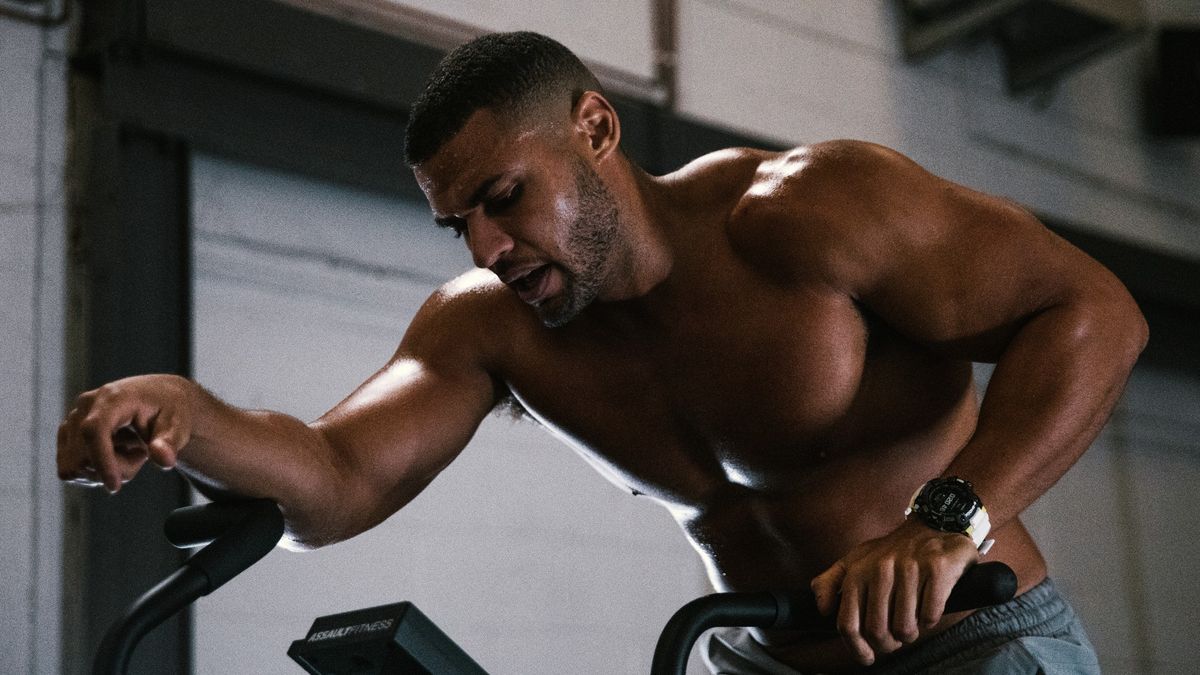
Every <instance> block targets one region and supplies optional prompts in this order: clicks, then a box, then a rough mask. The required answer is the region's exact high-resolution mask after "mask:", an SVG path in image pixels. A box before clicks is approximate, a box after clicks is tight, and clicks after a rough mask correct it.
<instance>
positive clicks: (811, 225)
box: [727, 140, 908, 279]
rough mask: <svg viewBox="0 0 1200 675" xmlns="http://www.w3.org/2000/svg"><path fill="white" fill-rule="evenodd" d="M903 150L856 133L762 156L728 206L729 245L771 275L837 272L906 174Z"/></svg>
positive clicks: (884, 207) (831, 276) (819, 275)
mask: <svg viewBox="0 0 1200 675" xmlns="http://www.w3.org/2000/svg"><path fill="white" fill-rule="evenodd" d="M905 162H908V160H907V159H906V158H904V157H903V155H900V154H899V153H897V152H895V151H893V150H890V149H888V148H886V147H884V146H881V145H877V144H874V143H869V142H866V141H856V140H833V141H825V142H821V143H814V144H811V145H803V146H798V147H795V148H792V149H789V150H785V151H782V152H778V153H773V154H772V155H770V156H768V157H765V158H763V160H762V161H761V162H760V164H759V165H758V167H757V169H756V171H755V174H754V177H753V179H752V180H750V181H749V183H748V185H747V186H746V188H745V191H744V192H743V193H742V194H741V195H740V197H739V200H738V203H737V205H736V206H735V207H734V209H733V210H732V212H731V213H730V217H729V220H728V223H727V234H728V237H729V241H730V244H731V246H732V247H733V249H734V251H735V252H737V253H738V255H739V256H741V257H742V258H743V259H745V260H746V261H747V262H749V263H751V264H752V265H753V266H755V267H756V268H759V269H760V270H761V271H763V272H766V273H768V274H770V275H771V276H778V275H783V276H784V277H786V278H789V279H794V278H795V277H794V275H796V274H804V275H805V276H809V275H816V276H818V277H822V278H826V279H829V278H833V277H837V276H840V273H839V266H840V264H841V263H843V262H845V261H846V257H847V255H850V256H851V257H852V255H853V249H854V248H855V247H856V242H857V241H859V240H860V238H861V237H864V236H870V232H869V230H870V227H871V223H872V222H874V220H875V219H876V218H878V216H879V213H880V211H881V210H883V209H886V208H887V207H886V205H885V204H883V203H882V202H883V201H884V200H885V199H886V195H887V193H889V192H891V191H892V190H894V189H897V187H898V186H893V185H891V184H890V183H889V181H891V180H893V178H896V179H898V180H900V181H901V182H902V181H903V177H902V174H903V172H904V168H903V167H904V163H905Z"/></svg>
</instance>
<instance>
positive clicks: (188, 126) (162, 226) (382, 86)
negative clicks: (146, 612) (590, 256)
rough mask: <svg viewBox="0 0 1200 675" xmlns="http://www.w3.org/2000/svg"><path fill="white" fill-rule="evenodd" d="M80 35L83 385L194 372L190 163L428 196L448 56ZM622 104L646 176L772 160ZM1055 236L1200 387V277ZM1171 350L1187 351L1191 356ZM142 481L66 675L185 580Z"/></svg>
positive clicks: (174, 652) (258, 39)
mask: <svg viewBox="0 0 1200 675" xmlns="http://www.w3.org/2000/svg"><path fill="white" fill-rule="evenodd" d="M80 21H81V27H80V28H81V30H80V40H79V44H78V46H77V48H76V50H75V53H74V54H73V56H72V61H71V76H72V91H73V94H74V100H73V102H72V108H73V115H74V120H75V129H74V131H75V141H74V147H73V150H72V161H71V165H72V171H73V173H74V175H75V178H76V180H75V184H77V185H78V186H79V187H78V188H77V191H76V194H75V197H74V204H75V207H74V209H73V218H72V220H73V222H72V228H73V237H74V241H75V255H74V256H73V275H74V278H75V279H76V282H75V285H74V287H75V289H76V295H77V297H76V299H75V302H76V305H77V306H79V307H81V308H82V309H83V312H82V313H81V314H80V315H79V316H78V318H77V325H76V327H75V331H76V333H77V334H78V335H79V336H80V337H79V339H78V344H79V346H80V351H81V353H79V354H77V356H76V364H77V365H78V367H79V369H81V370H82V372H80V373H76V379H77V380H78V381H79V382H80V384H81V385H82V386H89V387H90V386H96V385H99V384H102V383H104V382H107V381H111V380H113V379H117V378H120V377H124V376H128V375H133V374H137V373H145V372H175V373H179V374H182V375H189V374H190V372H191V363H190V357H191V290H190V289H191V270H190V260H191V255H190V207H191V205H190V194H189V180H190V176H189V175H188V167H189V164H190V161H189V157H190V153H191V152H192V151H193V150H202V151H204V152H208V153H213V154H218V155H223V156H227V157H231V158H236V159H240V160H243V161H247V162H250V163H254V164H258V165H262V166H267V167H273V168H280V169H285V170H289V171H297V172H303V173H305V174H308V175H311V176H314V177H319V178H324V179H328V180H332V181H336V182H340V183H344V184H350V185H354V186H357V187H360V188H366V189H370V190H376V191H380V192H386V193H390V194H395V195H399V196H405V197H409V198H413V199H417V198H419V197H420V192H419V190H418V189H417V187H416V185H415V182H414V181H413V179H412V176H411V174H410V173H409V172H408V171H407V169H405V167H404V165H403V162H402V138H403V133H402V132H403V128H404V124H405V121H406V111H407V107H408V104H409V102H410V101H411V100H412V99H413V98H414V97H415V95H416V93H417V91H418V89H419V87H420V86H421V83H422V82H423V80H424V77H425V74H426V73H427V72H428V70H429V69H430V68H431V67H432V66H433V65H434V64H435V63H436V62H437V60H438V59H439V58H440V57H441V56H442V53H441V52H440V51H438V50H436V49H433V48H430V47H427V46H423V45H419V44H414V43H411V42H408V41H405V40H403V39H401V38H398V37H394V36H389V35H384V34H381V33H375V32H372V31H370V30H366V29H364V28H361V27H357V26H354V25H350V24H347V23H341V22H338V21H336V20H334V19H331V18H328V17H324V16H317V15H313V14H309V13H306V12H304V11H302V10H299V9H296V8H294V7H291V6H288V5H284V4H280V3H277V2H272V1H271V0H96V1H94V2H89V3H85V4H84V7H83V13H82V15H81V17H80ZM614 99H615V100H614V103H615V104H616V105H617V107H618V109H619V111H620V113H621V116H622V130H623V145H624V147H625V149H626V152H628V153H629V154H630V156H631V157H632V158H633V159H634V160H635V161H637V162H639V163H640V164H641V165H642V166H644V167H645V168H646V169H647V170H648V171H651V172H652V173H662V172H666V171H669V170H670V169H672V168H674V167H676V166H679V165H680V164H682V163H684V162H686V161H687V160H689V159H692V158H694V157H696V156H697V155H700V154H702V153H704V152H707V151H710V150H714V149H717V148H722V147H728V146H734V145H757V146H760V147H763V146H767V147H770V146H778V145H779V144H778V143H773V142H770V141H764V140H763V139H754V138H748V137H745V136H742V135H738V134H734V133H731V132H727V131H724V130H721V129H718V128H715V127H713V126H710V125H706V124H701V123H698V122H695V121H692V120H688V119H685V118H683V117H681V116H680V115H677V114H674V113H672V112H670V111H668V110H665V109H663V108H661V107H657V106H655V105H652V104H650V103H646V102H642V101H637V100H631V99H627V98H622V97H619V96H616V97H614ZM1058 229H1059V230H1060V231H1062V232H1064V233H1065V234H1068V236H1069V238H1072V239H1074V240H1075V241H1076V242H1077V243H1079V244H1080V245H1081V246H1082V247H1083V248H1084V249H1086V250H1088V251H1089V252H1092V253H1093V255H1096V256H1097V257H1098V258H1100V259H1101V260H1102V261H1103V262H1105V263H1106V264H1108V265H1109V266H1110V267H1112V268H1113V269H1114V270H1116V271H1117V272H1118V274H1119V275H1120V276H1122V278H1124V279H1125V281H1126V282H1127V283H1128V284H1129V285H1130V287H1131V288H1133V289H1134V291H1135V294H1138V296H1139V299H1141V300H1142V302H1143V304H1144V305H1146V306H1147V307H1148V308H1152V309H1153V312H1154V313H1153V314H1152V316H1154V317H1155V318H1154V319H1153V322H1154V323H1155V324H1157V325H1156V326H1154V332H1155V338H1153V339H1152V343H1151V344H1152V352H1153V351H1154V350H1153V346H1154V345H1155V344H1156V342H1157V344H1159V345H1166V348H1165V349H1164V350H1161V351H1163V355H1162V356H1161V357H1160V358H1162V360H1163V362H1165V363H1170V364H1171V365H1172V366H1175V367H1178V366H1179V365H1180V363H1181V361H1180V359H1181V358H1191V359H1193V362H1192V363H1188V364H1186V365H1188V366H1189V367H1194V368H1195V369H1196V370H1197V372H1200V362H1197V361H1200V359H1198V357H1195V356H1190V355H1191V354H1193V353H1194V350H1192V349H1190V348H1188V347H1190V346H1191V345H1194V344H1196V341H1195V340H1193V339H1192V338H1193V336H1194V334H1195V333H1196V332H1197V328H1196V326H1197V325H1198V324H1197V323H1196V322H1195V321H1194V317H1195V316H1196V313H1197V310H1198V309H1200V298H1198V297H1197V294H1195V293H1194V292H1193V293H1190V294H1189V293H1186V292H1184V293H1181V292H1180V290H1179V289H1180V288H1187V289H1189V290H1191V289H1194V288H1197V287H1200V283H1197V281H1198V280H1200V264H1197V263H1195V262H1186V261H1182V260H1179V259H1173V258H1170V257H1169V256H1162V255H1156V254H1150V253H1147V252H1144V251H1139V250H1137V249H1135V248H1132V247H1129V246H1127V245H1123V244H1118V243H1115V242H1111V241H1106V240H1103V239H1101V238H1098V237H1095V236H1090V235H1085V234H1082V232H1081V231H1078V230H1076V231H1072V230H1070V229H1069V228H1058ZM1167 269H1169V270H1171V274H1172V276H1171V277H1170V279H1164V277H1163V276H1162V275H1163V271H1164V270H1167ZM1164 333H1165V334H1166V335H1181V336H1184V342H1183V345H1184V347H1185V348H1184V349H1183V350H1182V352H1180V351H1175V349H1174V345H1172V344H1171V341H1170V340H1167V339H1164ZM1198 337H1200V336H1198ZM146 473H148V474H153V475H149V476H143V477H142V478H141V479H139V480H138V481H135V482H134V483H131V484H130V485H129V486H127V487H126V488H125V490H124V491H123V494H122V496H121V498H120V499H113V500H109V499H107V498H104V497H99V496H88V497H72V499H73V500H74V502H73V503H72V504H70V505H69V506H70V508H71V509H72V512H71V513H72V514H73V515H72V516H71V517H69V518H68V528H72V529H70V530H69V531H68V536H67V541H68V555H67V563H66V565H65V567H66V570H65V574H66V576H67V578H68V580H69V581H68V583H69V584H71V585H72V586H73V587H75V588H78V589H79V590H78V592H67V593H64V597H65V601H64V602H65V604H66V606H65V607H64V617H66V618H65V619H64V621H65V622H66V623H67V624H68V625H65V626H64V631H63V634H64V635H70V636H71V640H69V641H64V642H70V643H71V644H70V645H67V646H64V652H65V653H64V669H65V670H67V671H68V672H75V671H79V670H82V669H83V668H82V664H83V663H86V661H87V659H89V658H90V655H91V654H92V652H93V651H94V647H95V645H96V644H97V643H98V642H99V640H100V637H101V635H102V633H103V630H104V627H105V625H106V624H107V623H108V622H109V621H111V620H112V619H113V618H114V617H115V616H117V615H118V614H119V612H120V610H121V609H123V608H124V607H125V606H126V605H128V603H129V602H130V601H132V599H133V598H134V597H135V596H136V595H137V594H138V593H140V592H141V591H142V590H144V589H145V588H146V587H147V586H149V585H150V584H152V583H154V582H155V581H157V580H158V579H160V578H162V577H163V576H165V575H166V574H167V573H168V572H169V571H170V570H172V569H174V568H175V567H176V566H178V564H179V563H180V561H181V558H180V555H179V554H178V553H177V552H175V551H174V550H172V549H170V548H169V547H167V546H165V545H163V546H158V542H160V541H161V536H160V535H159V534H158V530H159V527H160V523H161V521H162V518H163V515H164V514H166V513H167V512H169V511H170V510H171V509H173V508H175V507H177V506H180V505H181V504H183V503H184V501H185V500H186V498H187V490H186V486H185V485H184V484H183V482H182V481H181V480H180V479H178V478H177V477H175V476H174V474H159V473H157V472H153V471H147V472H146ZM72 547H75V549H76V554H75V555H70V552H71V549H72ZM190 635H191V631H190V621H189V619H188V618H187V617H186V616H184V617H181V618H180V619H178V620H177V621H175V622H174V623H173V624H171V627H170V628H169V629H167V630H160V631H156V633H154V634H152V635H150V636H148V637H147V639H146V640H145V642H144V643H143V646H142V648H141V650H140V651H139V653H138V658H137V660H135V662H134V664H133V669H132V670H131V672H146V673H149V672H181V673H182V672H189V671H190V669H191V651H190V643H191V639H190Z"/></svg>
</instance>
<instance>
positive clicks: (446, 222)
mask: <svg viewBox="0 0 1200 675" xmlns="http://www.w3.org/2000/svg"><path fill="white" fill-rule="evenodd" d="M501 178H504V174H503V173H498V174H496V175H494V176H491V177H489V178H487V179H485V180H484V181H483V182H482V183H480V184H479V187H477V188H475V191H474V192H472V193H471V197H470V198H469V199H468V200H467V208H468V209H473V208H475V206H476V205H477V204H479V203H480V202H482V201H483V200H484V199H486V198H487V194H488V192H490V191H491V189H492V188H493V187H495V185H496V183H498V182H499V181H500V179H501ZM433 222H435V223H437V224H438V225H441V226H442V227H451V226H452V225H455V224H458V223H460V222H462V218H459V217H458V216H434V218H433Z"/></svg>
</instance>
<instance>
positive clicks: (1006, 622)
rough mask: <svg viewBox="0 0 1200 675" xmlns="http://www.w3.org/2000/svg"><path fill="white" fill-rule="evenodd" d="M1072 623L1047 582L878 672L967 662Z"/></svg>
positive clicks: (1067, 608) (983, 611)
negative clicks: (977, 653) (981, 653)
mask: <svg viewBox="0 0 1200 675" xmlns="http://www.w3.org/2000/svg"><path fill="white" fill-rule="evenodd" d="M1074 621H1075V612H1074V610H1073V609H1071V605H1070V604H1068V603H1067V601H1066V599H1064V598H1063V597H1062V596H1061V595H1059V593H1058V590H1057V589H1056V588H1055V587H1054V582H1053V581H1051V580H1050V579H1049V578H1046V579H1045V580H1043V581H1042V582H1041V583H1039V584H1038V585H1036V586H1034V587H1033V588H1031V589H1029V590H1028V591H1026V592H1024V593H1022V594H1021V595H1019V596H1017V597H1015V598H1013V599H1012V600H1009V601H1008V602H1006V603H1004V604H1001V605H994V606H992V607H985V608H983V609H980V610H978V611H976V612H975V613H974V614H972V615H971V616H968V617H967V618H965V619H963V620H962V621H959V622H958V623H956V624H954V625H953V626H951V627H950V628H948V629H947V630H946V631H945V632H943V633H940V634H938V635H935V636H934V637H932V638H930V639H928V640H926V641H925V642H922V643H920V644H918V645H916V646H915V647H914V648H913V649H912V650H911V651H907V652H903V653H901V654H899V655H898V656H897V657H896V658H895V659H889V660H888V661H885V662H884V663H881V664H879V670H880V671H883V672H887V673H897V674H899V673H904V672H910V671H916V670H920V669H922V668H928V667H930V666H932V665H934V664H938V663H942V662H944V661H946V660H947V659H951V658H956V657H958V658H967V657H969V655H970V654H971V652H975V651H981V650H987V649H991V648H994V647H995V646H997V645H999V644H1001V643H1004V642H1007V641H1009V640H1012V639H1015V638H1019V637H1025V636H1029V635H1056V634H1060V633H1063V632H1066V631H1067V630H1069V627H1070V625H1071V624H1072V622H1074Z"/></svg>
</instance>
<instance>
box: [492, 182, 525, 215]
mask: <svg viewBox="0 0 1200 675" xmlns="http://www.w3.org/2000/svg"><path fill="white" fill-rule="evenodd" d="M520 198H521V186H520V185H514V186H513V188H512V189H511V190H509V191H508V193H507V194H505V195H503V196H501V197H497V198H496V199H492V200H490V201H488V206H487V208H488V211H489V212H491V213H498V212H501V211H504V210H505V209H508V208H509V207H511V206H512V205H513V204H516V203H517V200H518V199H520Z"/></svg>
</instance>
